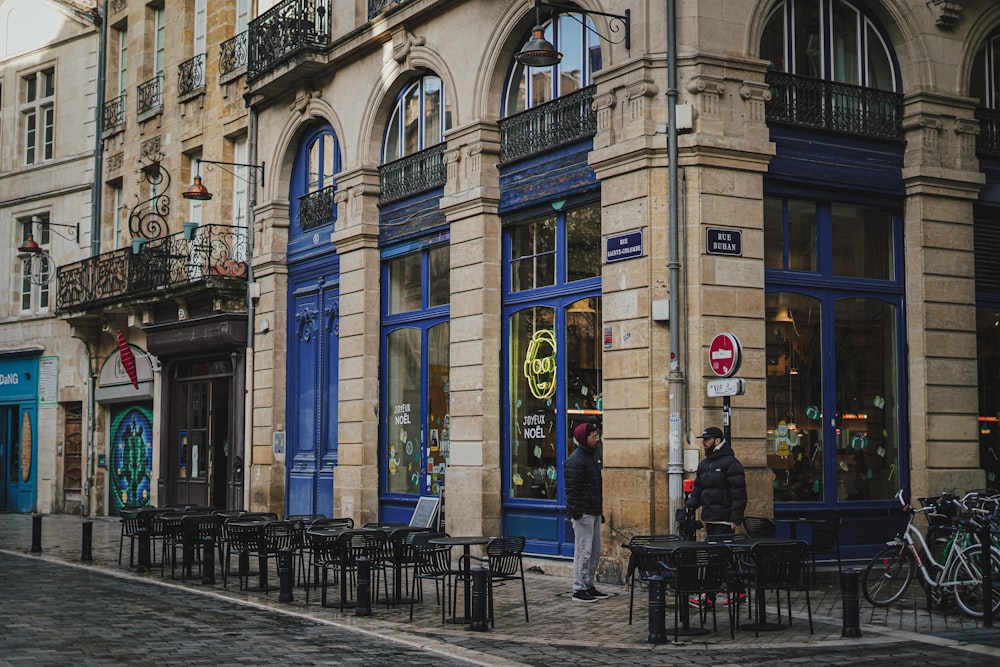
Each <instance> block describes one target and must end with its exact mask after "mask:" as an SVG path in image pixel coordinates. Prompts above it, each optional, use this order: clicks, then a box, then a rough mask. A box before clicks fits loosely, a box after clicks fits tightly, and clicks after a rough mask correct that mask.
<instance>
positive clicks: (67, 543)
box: [0, 513, 1000, 665]
mask: <svg viewBox="0 0 1000 667" xmlns="http://www.w3.org/2000/svg"><path fill="white" fill-rule="evenodd" d="M85 520H87V521H90V522H91V525H92V531H93V532H92V535H93V539H92V548H91V551H92V556H93V560H92V561H91V562H88V563H81V561H80V557H81V545H82V534H83V528H82V524H83V522H84V521H85ZM32 523H33V522H32V516H31V515H24V514H6V513H0V551H2V552H6V553H10V554H17V555H21V556H29V557H32V558H40V559H45V560H53V561H61V562H64V563H66V564H67V565H72V566H74V567H85V568H89V569H95V570H99V571H102V572H104V573H106V574H108V575H110V576H116V577H123V578H128V579H130V580H135V581H145V582H148V583H149V584H150V585H168V586H176V587H181V588H185V589H188V590H190V592H191V593H192V594H202V595H212V596H223V597H226V598H229V599H232V600H234V601H238V602H240V603H242V604H248V605H252V606H254V607H258V608H259V607H267V608H270V609H273V610H275V611H279V612H281V613H286V614H291V615H295V616H299V617H302V618H308V619H312V620H316V621H320V622H323V623H327V624H332V625H338V626H343V627H351V628H354V629H357V630H361V631H364V632H367V633H371V634H374V635H377V636H380V637H384V638H387V639H391V640H393V641H398V642H402V643H404V644H410V645H415V646H425V647H442V646H447V648H448V650H451V651H458V652H460V653H462V652H464V653H462V655H463V656H464V657H466V658H467V659H469V660H470V661H472V662H479V663H480V664H501V663H500V662H494V661H491V660H490V659H489V658H488V657H485V658H483V657H480V658H476V657H475V656H491V655H492V656H496V655H504V656H509V658H508V657H505V658H504V660H503V661H502V664H511V665H516V664H560V661H561V662H562V663H563V664H565V663H566V662H567V661H571V658H570V657H569V656H570V655H574V654H575V655H579V656H582V657H583V659H584V660H585V661H587V662H592V663H594V664H604V663H602V662H601V660H600V659H599V657H600V656H614V655H616V654H619V655H620V654H621V653H622V651H627V652H628V653H627V655H629V656H630V658H634V659H635V660H631V659H630V660H629V661H630V662H635V664H664V663H663V661H664V660H666V658H664V657H663V656H664V653H663V652H664V651H674V650H677V649H678V648H688V649H691V650H692V651H695V652H699V651H707V653H706V657H708V656H712V655H714V656H716V657H718V656H719V655H720V653H719V652H720V651H722V652H723V653H724V654H726V655H729V654H728V653H727V652H728V651H732V650H738V651H743V652H746V651H751V652H753V653H754V654H755V655H756V654H760V655H761V656H764V655H766V654H768V653H769V652H771V651H776V652H779V653H780V654H781V655H782V656H783V657H784V656H787V655H791V653H790V652H794V651H795V650H798V649H808V650H807V651H806V652H804V655H810V654H812V655H817V654H829V652H830V651H832V650H834V647H842V646H844V645H845V641H844V639H842V637H841V630H842V619H843V615H842V607H841V595H840V591H839V589H838V588H837V587H834V586H831V585H828V584H823V583H822V582H821V583H820V585H818V586H817V587H816V588H815V589H814V590H813V591H812V592H811V599H812V610H813V621H814V627H815V632H814V633H813V634H810V633H809V626H808V621H807V618H806V608H805V597H804V595H801V594H800V595H795V596H793V599H792V606H793V610H794V614H793V623H792V626H791V627H787V626H786V627H785V628H784V629H782V630H779V631H772V632H761V633H760V637H755V636H754V632H752V631H748V630H742V629H737V630H736V639H735V641H734V640H731V639H730V635H729V625H728V619H727V617H726V614H725V613H724V612H723V610H721V609H720V614H719V628H718V631H717V632H713V633H710V634H707V635H703V636H699V637H693V638H690V637H689V638H684V637H681V641H680V644H681V646H676V645H674V644H673V643H672V639H673V633H672V628H673V609H672V607H671V606H670V605H669V603H668V607H667V610H666V615H667V634H668V639H669V640H670V641H668V642H667V643H666V644H663V645H653V644H650V643H649V642H648V641H647V631H648V627H647V614H646V596H645V594H644V593H640V592H638V591H637V593H636V601H635V620H634V622H633V624H632V625H629V624H628V607H629V600H628V590H627V589H625V588H624V587H622V586H618V585H612V584H599V586H600V588H601V589H602V590H605V591H606V592H608V593H611V597H610V598H609V599H607V600H603V601H600V602H597V603H593V604H579V603H573V602H571V601H570V594H571V588H572V586H571V580H570V579H568V578H566V577H564V576H556V575H551V574H544V573H538V572H537V571H536V572H529V574H528V575H527V579H528V582H527V586H528V605H529V610H530V615H531V619H530V622H529V623H525V621H524V609H523V607H522V599H521V590H520V586H518V585H516V584H513V585H507V586H503V587H501V588H498V589H497V594H496V627H495V628H494V629H492V630H491V631H489V632H470V631H468V630H467V629H466V628H465V627H464V626H451V625H442V623H441V616H440V608H439V607H438V606H437V605H436V604H435V603H434V597H433V594H432V593H428V595H427V599H426V600H425V601H424V602H423V603H422V604H417V605H416V607H415V611H414V619H413V621H412V622H410V621H408V616H409V607H408V606H405V605H402V606H398V607H395V608H386V606H385V605H384V604H381V603H379V604H373V615H372V616H370V617H356V616H354V614H353V611H345V612H339V611H337V610H336V609H334V608H323V607H321V606H320V604H319V594H318V591H313V592H312V593H311V594H310V598H309V603H308V604H307V603H306V602H305V594H304V590H303V589H301V588H295V590H294V598H295V599H294V601H293V602H290V603H280V602H278V590H277V581H274V582H273V585H274V588H272V590H271V592H270V593H269V594H267V595H265V594H263V593H240V592H239V591H238V586H237V585H236V583H235V582H234V581H230V585H229V587H228V588H223V586H222V583H221V578H220V581H219V583H218V584H216V585H214V586H203V585H201V583H200V578H199V577H195V580H192V579H188V582H187V583H185V584H182V583H181V581H180V579H177V580H171V579H170V576H169V573H168V574H167V575H166V577H162V578H161V577H160V576H159V572H158V571H156V572H155V573H154V574H138V573H136V572H134V571H133V570H131V569H129V568H128V567H127V562H128V549H129V545H128V541H127V540H126V543H125V548H124V557H123V561H124V563H123V565H122V566H119V565H118V564H117V560H118V544H119V534H120V522H119V520H118V519H117V518H104V517H94V518H91V519H83V518H82V517H78V516H68V515H45V516H43V517H42V551H41V553H40V554H31V553H29V552H30V547H31V541H32ZM533 563H534V564H536V565H540V567H541V569H543V570H544V568H545V566H546V562H545V561H533ZM554 565H557V564H554ZM553 569H555V570H559V569H563V570H564V569H565V568H559V567H554V568H553ZM2 591H3V587H2V586H0V596H2ZM332 594H333V596H334V598H336V595H337V593H336V589H334V591H333V592H332ZM460 597H461V596H460ZM53 603H54V604H57V602H55V601H54V602H53ZM5 604H6V603H5ZM745 613H746V612H745V611H744V619H743V620H744V621H745V620H746V616H745ZM774 614H775V609H774V608H773V607H772V608H771V609H769V619H770V620H773V617H774ZM784 618H785V620H786V621H787V616H785V617H784ZM997 623H998V625H1000V619H997ZM709 625H711V620H709ZM981 625H982V624H981V623H980V622H977V621H975V620H973V619H970V618H967V617H964V616H963V615H961V614H960V613H959V612H957V611H951V612H948V613H943V612H940V611H937V612H934V613H928V612H927V611H926V609H924V602H923V596H922V589H920V588H919V587H918V586H916V585H914V586H913V587H912V588H911V590H910V591H909V593H908V597H907V599H905V600H904V601H903V602H901V603H900V604H898V605H895V606H892V607H889V608H884V609H874V608H872V607H871V606H870V605H868V604H867V602H866V601H865V600H864V599H863V598H862V599H861V631H862V636H861V637H860V638H858V639H852V640H850V642H849V643H850V644H851V645H852V646H868V647H871V648H872V650H875V648H876V647H880V646H884V645H886V644H891V643H899V642H906V643H907V644H908V645H913V646H924V647H926V648H928V649H930V648H935V647H936V648H937V649H942V648H947V649H948V650H954V651H959V652H961V653H962V654H964V655H966V657H968V658H970V662H968V663H962V664H977V661H981V664H987V663H989V662H992V661H993V660H997V659H998V658H1000V628H982V627H981ZM581 651H582V652H581ZM643 655H647V656H648V661H647V660H646V659H641V660H640V659H639V658H641V656H643ZM692 655H694V654H692ZM736 655H737V654H736V653H734V654H732V658H731V659H733V660H736ZM738 655H739V656H740V657H741V659H740V660H739V662H741V663H743V662H744V661H743V660H742V657H743V656H744V655H747V654H746V653H739V654H738ZM919 655H920V654H919V652H918V653H917V659H919ZM518 656H520V660H519V658H518ZM546 656H549V658H551V660H549V658H546ZM827 657H828V658H829V655H827ZM726 660H727V658H720V659H719V660H718V661H717V662H723V663H725V662H726ZM848 662H849V661H845V662H844V663H843V664H847V663H848ZM607 664H615V663H614V661H613V660H612V659H611V657H608V658H607ZM619 664H620V663H619ZM747 664H749V663H747ZM823 664H841V663H839V662H830V661H826V662H824V663H823ZM954 664H959V663H954Z"/></svg>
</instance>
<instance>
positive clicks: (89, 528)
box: [80, 521, 94, 563]
mask: <svg viewBox="0 0 1000 667" xmlns="http://www.w3.org/2000/svg"><path fill="white" fill-rule="evenodd" d="M93 539H94V522H93V521H84V522H83V547H82V549H81V552H80V560H82V561H83V562H85V563H89V562H90V561H92V560H94V557H93V556H92V555H91V550H90V545H91V544H92V543H93Z"/></svg>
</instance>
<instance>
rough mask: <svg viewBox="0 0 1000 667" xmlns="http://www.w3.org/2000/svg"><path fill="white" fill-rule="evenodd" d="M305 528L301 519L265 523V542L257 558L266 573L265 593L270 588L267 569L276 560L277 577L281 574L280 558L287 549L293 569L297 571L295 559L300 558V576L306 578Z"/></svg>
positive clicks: (264, 579)
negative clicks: (303, 562)
mask: <svg viewBox="0 0 1000 667" xmlns="http://www.w3.org/2000/svg"><path fill="white" fill-rule="evenodd" d="M304 530H305V528H304V526H303V524H302V522H301V521H268V522H267V523H265V524H264V536H263V542H262V544H261V549H260V550H259V551H258V552H257V558H258V559H259V560H260V567H261V571H262V572H263V573H264V576H262V577H261V582H262V583H263V585H264V592H265V593H267V592H268V591H269V589H270V586H269V585H268V577H267V571H268V570H269V569H270V565H269V563H270V562H271V561H274V565H275V568H274V570H275V575H276V578H277V577H278V576H280V574H281V571H280V569H279V566H278V559H279V558H280V556H281V552H282V551H283V550H285V549H287V550H288V551H289V552H290V553H291V558H292V571H293V572H294V571H295V560H296V559H298V565H299V577H300V579H305V566H304V565H303V564H302V553H303V542H304V536H305V535H304Z"/></svg>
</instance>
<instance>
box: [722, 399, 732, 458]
mask: <svg viewBox="0 0 1000 667" xmlns="http://www.w3.org/2000/svg"><path fill="white" fill-rule="evenodd" d="M731 405H732V403H731V397H729V396H723V397H722V433H723V434H724V435H725V436H726V442H728V443H729V445H730V446H732V444H733V438H732V427H731V426H730V420H729V416H730V414H731V412H730V408H731Z"/></svg>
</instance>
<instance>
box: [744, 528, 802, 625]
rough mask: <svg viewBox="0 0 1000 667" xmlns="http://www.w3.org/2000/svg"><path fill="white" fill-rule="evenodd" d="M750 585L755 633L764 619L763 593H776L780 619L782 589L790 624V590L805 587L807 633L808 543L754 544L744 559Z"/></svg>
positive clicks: (789, 623)
mask: <svg viewBox="0 0 1000 667" xmlns="http://www.w3.org/2000/svg"><path fill="white" fill-rule="evenodd" d="M745 565H746V566H747V567H746V571H747V578H748V580H749V581H748V583H749V585H750V586H751V587H752V588H753V589H754V593H755V594H756V595H757V610H758V611H757V616H758V618H757V619H756V625H757V627H758V630H757V636H760V630H759V627H760V625H761V624H763V623H764V621H765V619H764V618H763V616H764V610H765V609H766V600H765V597H764V596H765V594H766V592H767V591H768V590H772V591H776V592H777V593H778V622H779V623H780V622H781V591H785V594H786V602H787V605H788V626H789V627H791V625H792V591H804V592H805V594H806V611H807V613H808V614H809V634H812V633H813V620H812V603H811V602H810V600H809V545H808V544H806V543H805V542H802V541H795V542H778V543H770V544H755V545H754V546H753V547H751V549H750V560H749V561H748V562H746V563H745Z"/></svg>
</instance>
